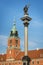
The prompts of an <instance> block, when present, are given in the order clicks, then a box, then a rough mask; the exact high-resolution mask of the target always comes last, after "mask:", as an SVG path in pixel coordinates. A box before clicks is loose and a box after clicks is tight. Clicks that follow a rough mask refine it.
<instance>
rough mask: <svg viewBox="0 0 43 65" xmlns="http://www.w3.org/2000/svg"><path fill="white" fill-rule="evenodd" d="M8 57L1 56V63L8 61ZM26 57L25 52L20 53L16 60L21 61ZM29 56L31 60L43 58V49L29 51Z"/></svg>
mask: <svg viewBox="0 0 43 65" xmlns="http://www.w3.org/2000/svg"><path fill="white" fill-rule="evenodd" d="M6 55H7V54H3V55H2V54H0V62H1V61H6ZM23 56H24V52H22V51H21V52H20V53H19V54H18V55H17V56H16V58H15V60H21V59H22V57H23ZM28 56H29V57H30V58H31V59H36V58H43V49H40V50H30V51H28Z"/></svg>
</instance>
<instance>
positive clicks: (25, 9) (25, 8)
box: [24, 5, 28, 14]
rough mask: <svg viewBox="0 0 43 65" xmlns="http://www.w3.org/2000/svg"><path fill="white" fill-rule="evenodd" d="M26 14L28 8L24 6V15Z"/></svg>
mask: <svg viewBox="0 0 43 65" xmlns="http://www.w3.org/2000/svg"><path fill="white" fill-rule="evenodd" d="M27 12H28V6H27V5H26V6H25V7H24V14H28V13H27Z"/></svg>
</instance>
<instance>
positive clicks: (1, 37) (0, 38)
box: [0, 35, 8, 46]
mask: <svg viewBox="0 0 43 65" xmlns="http://www.w3.org/2000/svg"><path fill="white" fill-rule="evenodd" d="M7 40H8V37H7V36H4V35H0V45H3V46H6V45H7Z"/></svg>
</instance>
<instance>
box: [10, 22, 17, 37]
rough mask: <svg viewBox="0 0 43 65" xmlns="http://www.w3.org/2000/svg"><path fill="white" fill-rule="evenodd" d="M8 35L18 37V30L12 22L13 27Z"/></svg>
mask: <svg viewBox="0 0 43 65" xmlns="http://www.w3.org/2000/svg"><path fill="white" fill-rule="evenodd" d="M10 37H18V31H17V29H16V23H14V24H13V27H12V29H11V32H10Z"/></svg>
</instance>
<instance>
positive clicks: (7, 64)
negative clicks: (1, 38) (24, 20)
mask: <svg viewBox="0 0 43 65" xmlns="http://www.w3.org/2000/svg"><path fill="white" fill-rule="evenodd" d="M23 56H24V52H22V51H21V49H20V38H19V36H18V31H17V30H16V27H15V24H14V26H13V28H12V30H11V32H10V36H9V38H8V47H7V51H6V54H0V65H22V64H23V62H22V57H23ZM28 56H29V57H30V58H31V61H30V65H43V49H39V50H30V51H28Z"/></svg>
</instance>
